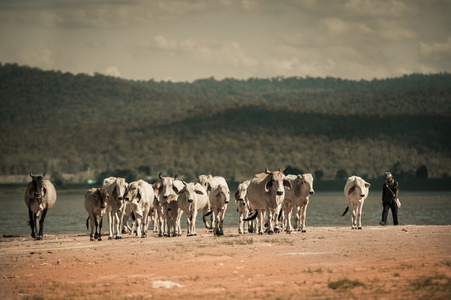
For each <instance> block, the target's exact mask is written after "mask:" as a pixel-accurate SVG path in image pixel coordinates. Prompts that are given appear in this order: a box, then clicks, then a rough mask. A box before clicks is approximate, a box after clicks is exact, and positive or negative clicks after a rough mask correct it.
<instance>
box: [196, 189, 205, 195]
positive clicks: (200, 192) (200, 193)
mask: <svg viewBox="0 0 451 300" xmlns="http://www.w3.org/2000/svg"><path fill="white" fill-rule="evenodd" d="M194 192H196V194H199V195H203V194H204V192H202V191H201V190H194Z"/></svg>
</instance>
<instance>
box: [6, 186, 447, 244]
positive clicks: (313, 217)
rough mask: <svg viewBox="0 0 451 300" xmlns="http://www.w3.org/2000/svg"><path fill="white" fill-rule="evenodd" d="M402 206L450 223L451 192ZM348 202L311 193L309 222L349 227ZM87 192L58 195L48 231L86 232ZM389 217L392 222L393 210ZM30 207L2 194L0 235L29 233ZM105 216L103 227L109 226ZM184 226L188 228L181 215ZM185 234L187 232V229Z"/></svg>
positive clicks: (411, 218)
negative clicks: (85, 203) (85, 199)
mask: <svg viewBox="0 0 451 300" xmlns="http://www.w3.org/2000/svg"><path fill="white" fill-rule="evenodd" d="M400 200H401V203H402V207H401V208H400V209H399V213H398V218H399V223H400V225H451V192H433V193H431V192H403V193H400ZM381 201H382V200H381V193H379V192H373V193H371V192H370V195H369V197H368V198H367V199H366V201H365V204H364V206H363V214H362V225H363V227H365V226H376V225H377V226H378V225H379V221H380V219H381V214H382V203H381ZM346 206H347V200H346V199H345V197H344V195H343V193H342V192H319V191H317V192H316V194H315V195H313V196H311V197H310V204H309V207H308V209H307V219H306V225H307V229H308V227H309V226H310V227H316V226H338V227H350V226H351V216H350V214H349V212H348V214H346V215H345V216H344V217H341V214H342V213H343V211H344V210H345V208H346ZM87 216H88V214H87V212H86V210H85V208H84V193H83V194H73V195H59V196H58V199H57V201H56V204H55V206H54V207H53V208H52V209H51V210H49V212H48V213H47V217H46V220H45V227H44V233H45V234H74V233H81V234H85V233H87V232H88V231H87V230H86V225H85V224H86V218H87ZM388 221H389V223H390V224H392V217H391V213H389V217H388ZM27 222H28V209H27V206H26V205H25V202H24V199H23V196H12V197H0V236H3V235H19V236H29V235H30V232H31V231H30V228H29V226H28V224H27ZM106 224H107V218H106V217H105V220H104V227H103V231H106V230H107V228H108V226H107V225H106ZM225 226H227V227H237V226H238V213H237V211H236V205H235V203H234V202H233V201H232V202H231V203H230V204H229V207H228V209H227V212H226V216H225ZM182 228H186V219H185V216H182ZM197 228H199V229H200V228H204V225H203V222H202V217H201V216H200V215H199V216H198V218H197ZM184 233H185V234H186V232H184Z"/></svg>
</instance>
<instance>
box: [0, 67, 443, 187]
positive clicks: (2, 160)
mask: <svg viewBox="0 0 451 300" xmlns="http://www.w3.org/2000/svg"><path fill="white" fill-rule="evenodd" d="M0 104H1V106H2V109H1V112H0V113H1V115H0V126H1V128H2V131H1V133H0V141H1V143H0V153H1V157H0V173H1V174H5V175H7V174H27V173H28V172H30V171H32V172H36V173H39V172H44V171H45V172H47V173H48V174H49V173H50V174H52V173H54V174H72V175H73V177H72V180H74V181H80V182H83V181H85V180H86V179H87V178H92V177H96V176H100V177H101V176H104V175H117V174H118V173H117V172H119V171H120V172H122V173H121V174H124V172H125V173H126V174H128V175H130V174H132V175H130V176H129V177H130V178H138V177H141V178H144V177H148V176H153V177H156V176H157V175H158V173H159V172H162V171H167V172H169V173H174V172H176V173H177V174H179V176H182V178H183V176H184V178H186V179H187V180H190V179H193V178H194V177H195V176H196V175H199V174H203V173H212V174H217V175H222V176H225V177H226V178H227V179H233V180H236V181H240V180H244V179H248V178H249V177H250V176H252V175H253V174H255V173H257V172H261V171H263V170H264V168H266V167H267V168H270V169H276V168H283V167H286V166H290V167H291V168H292V169H293V170H298V171H303V172H311V173H313V174H314V175H315V178H316V179H321V178H323V179H333V178H343V177H345V176H346V175H351V174H358V175H361V176H364V177H366V178H376V177H379V176H381V174H383V172H385V171H386V170H391V171H393V172H394V173H395V174H396V175H397V176H416V175H417V176H426V177H448V176H449V175H450V174H449V170H450V169H451V158H450V157H451V156H450V153H451V142H450V139H449V138H448V135H449V132H451V118H450V116H451V115H450V114H451V75H450V74H447V73H444V74H431V75H420V74H413V75H409V76H403V77H400V78H391V79H390V78H389V79H384V80H372V81H351V80H342V79H339V78H310V77H307V78H294V77H291V78H272V79H255V78H251V79H248V80H235V79H225V80H221V81H218V80H215V79H213V78H209V79H203V80H197V81H195V82H193V83H173V82H156V81H153V80H149V81H130V80H123V79H118V78H113V77H107V76H103V75H94V76H89V75H85V74H78V75H73V74H70V73H62V72H59V71H42V70H39V69H36V68H29V67H22V66H18V65H14V64H2V65H0ZM60 178H61V177H60Z"/></svg>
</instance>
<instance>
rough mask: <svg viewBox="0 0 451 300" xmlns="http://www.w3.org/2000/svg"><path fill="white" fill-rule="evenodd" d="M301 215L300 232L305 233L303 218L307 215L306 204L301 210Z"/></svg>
mask: <svg viewBox="0 0 451 300" xmlns="http://www.w3.org/2000/svg"><path fill="white" fill-rule="evenodd" d="M301 212H302V215H301V230H302V232H307V231H306V230H305V216H306V214H307V204H305V205H304V206H303V207H302V209H301Z"/></svg>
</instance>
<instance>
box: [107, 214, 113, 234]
mask: <svg viewBox="0 0 451 300" xmlns="http://www.w3.org/2000/svg"><path fill="white" fill-rule="evenodd" d="M108 239H109V240H112V239H113V211H112V210H110V211H108Z"/></svg>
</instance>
